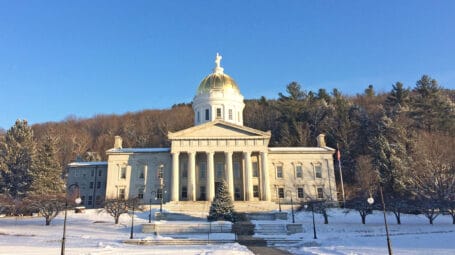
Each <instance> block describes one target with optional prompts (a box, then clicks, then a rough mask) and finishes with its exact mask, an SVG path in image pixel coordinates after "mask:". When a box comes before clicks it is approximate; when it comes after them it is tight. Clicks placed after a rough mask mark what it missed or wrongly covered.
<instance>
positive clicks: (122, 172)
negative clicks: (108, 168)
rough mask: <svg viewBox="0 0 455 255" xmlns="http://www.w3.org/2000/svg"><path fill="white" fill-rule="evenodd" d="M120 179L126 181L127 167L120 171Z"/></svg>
mask: <svg viewBox="0 0 455 255" xmlns="http://www.w3.org/2000/svg"><path fill="white" fill-rule="evenodd" d="M120 178H122V179H126V166H122V168H121V170H120Z"/></svg>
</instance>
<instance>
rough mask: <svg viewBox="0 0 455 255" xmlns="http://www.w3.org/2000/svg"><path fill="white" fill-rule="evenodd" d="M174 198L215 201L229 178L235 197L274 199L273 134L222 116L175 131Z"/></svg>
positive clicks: (173, 155)
mask: <svg viewBox="0 0 455 255" xmlns="http://www.w3.org/2000/svg"><path fill="white" fill-rule="evenodd" d="M168 137H169V139H170V140H171V144H172V146H171V154H172V185H171V186H172V188H171V200H172V201H182V200H187V201H197V200H203V201H212V200H213V198H214V196H215V192H216V185H217V184H218V183H220V182H223V181H224V182H226V184H227V186H228V190H229V193H230V195H231V198H232V199H233V200H243V201H254V200H263V201H270V192H269V189H270V187H269V186H270V180H269V172H268V168H267V151H268V148H267V145H268V142H269V139H270V132H263V131H259V130H255V129H252V128H248V127H244V126H238V125H235V124H232V123H228V122H224V121H222V120H216V121H213V122H208V123H205V124H202V125H198V126H195V127H192V128H189V129H185V130H182V131H179V132H176V133H169V135H168Z"/></svg>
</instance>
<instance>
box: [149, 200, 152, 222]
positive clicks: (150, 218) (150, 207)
mask: <svg viewBox="0 0 455 255" xmlns="http://www.w3.org/2000/svg"><path fill="white" fill-rule="evenodd" d="M149 202H150V203H149V223H152V197H150V201H149Z"/></svg>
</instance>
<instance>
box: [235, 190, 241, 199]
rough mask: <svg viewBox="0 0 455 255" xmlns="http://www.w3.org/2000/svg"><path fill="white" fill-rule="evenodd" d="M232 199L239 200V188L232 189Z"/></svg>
mask: <svg viewBox="0 0 455 255" xmlns="http://www.w3.org/2000/svg"><path fill="white" fill-rule="evenodd" d="M234 198H235V200H240V188H239V187H235V189H234Z"/></svg>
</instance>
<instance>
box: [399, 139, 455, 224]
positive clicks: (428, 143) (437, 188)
mask: <svg viewBox="0 0 455 255" xmlns="http://www.w3.org/2000/svg"><path fill="white" fill-rule="evenodd" d="M414 144H415V147H414V153H413V156H414V157H413V168H412V170H411V175H410V178H409V179H408V180H407V182H408V183H409V186H410V188H411V189H410V190H412V192H413V195H414V196H415V198H416V200H417V203H416V204H417V205H419V209H420V210H421V211H422V213H424V215H425V216H426V217H427V218H428V220H429V221H430V224H433V220H434V219H435V218H436V217H437V216H438V214H439V212H440V211H441V210H448V209H447V208H446V207H448V205H450V204H451V203H453V201H454V195H453V194H455V154H454V153H453V150H452V149H453V148H455V137H454V136H448V135H443V134H437V133H426V132H425V133H420V134H419V136H418V137H417V139H416V140H415V143H414Z"/></svg>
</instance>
